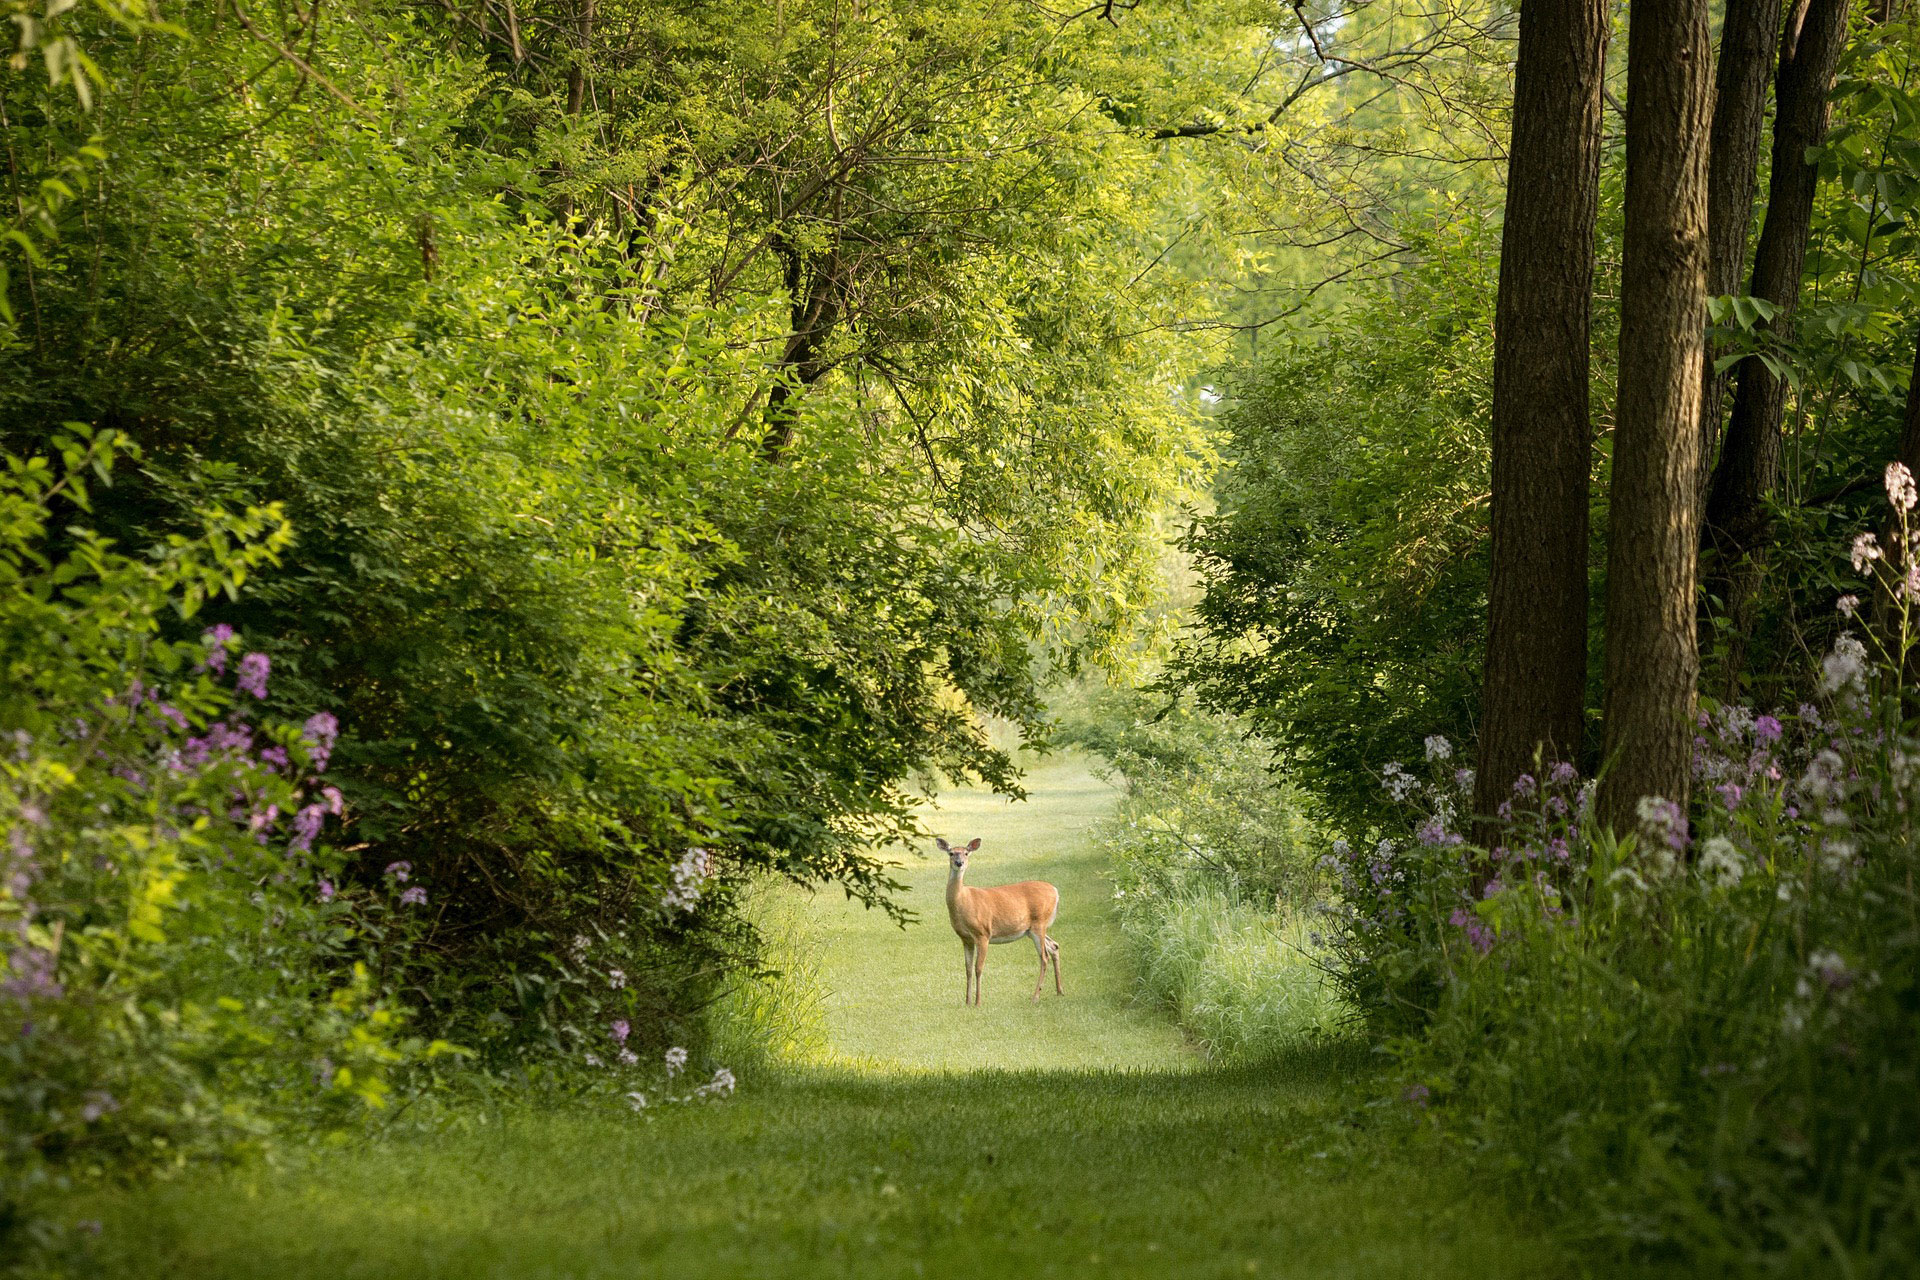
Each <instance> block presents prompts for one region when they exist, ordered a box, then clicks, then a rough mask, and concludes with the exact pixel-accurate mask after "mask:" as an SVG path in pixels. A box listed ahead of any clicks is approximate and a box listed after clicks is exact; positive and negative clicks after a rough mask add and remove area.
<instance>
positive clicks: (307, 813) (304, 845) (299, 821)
mask: <svg viewBox="0 0 1920 1280" xmlns="http://www.w3.org/2000/svg"><path fill="white" fill-rule="evenodd" d="M326 820H327V811H326V810H325V809H323V808H321V807H320V806H319V805H317V804H310V805H308V806H307V807H306V808H304V809H302V810H301V811H300V812H299V813H296V814H294V815H293V841H292V844H293V847H294V848H296V849H298V850H300V851H301V852H302V853H305V852H306V851H307V850H308V849H311V848H313V842H314V839H315V837H317V836H318V835H319V834H320V828H321V826H322V825H323V824H324V823H325V822H326Z"/></svg>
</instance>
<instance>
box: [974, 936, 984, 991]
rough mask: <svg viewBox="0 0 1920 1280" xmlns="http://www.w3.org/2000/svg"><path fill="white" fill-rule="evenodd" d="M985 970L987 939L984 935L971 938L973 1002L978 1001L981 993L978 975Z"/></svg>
mask: <svg viewBox="0 0 1920 1280" xmlns="http://www.w3.org/2000/svg"><path fill="white" fill-rule="evenodd" d="M986 970H987V939H986V938H984V937H981V938H975V939H974V940H973V1002H974V1003H975V1004H979V1003H980V999H981V996H982V994H983V993H982V992H981V990H980V975H981V974H983V973H985V972H986Z"/></svg>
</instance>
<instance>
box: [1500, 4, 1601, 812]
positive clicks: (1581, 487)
mask: <svg viewBox="0 0 1920 1280" xmlns="http://www.w3.org/2000/svg"><path fill="white" fill-rule="evenodd" d="M1607 34H1608V9H1607V6H1606V4H1605V3H1604V0H1529V3H1527V4H1525V5H1523V6H1522V7H1521V10H1520V51H1519V65H1518V68H1517V72H1516V75H1515V80H1514V91H1513V140H1512V144H1511V145H1510V146H1509V147H1508V149H1507V154H1508V161H1507V202H1506V222H1505V225H1504V227H1503V228H1502V230H1501V235H1500V295H1499V301H1498V309H1497V312H1496V319H1495V325H1494V356H1493V510H1492V524H1493V566H1492V567H1493V576H1492V581H1491V582H1490V584H1489V587H1488V593H1487V663H1486V671H1485V676H1484V680H1485V683H1484V685H1483V692H1482V707H1483V715H1482V722H1481V729H1480V756H1479V761H1478V771H1477V782H1476V785H1475V794H1474V811H1475V812H1476V813H1477V814H1479V815H1481V816H1482V818H1485V817H1488V816H1490V815H1492V814H1493V813H1494V812H1495V810H1496V809H1497V808H1498V806H1499V805H1500V803H1501V801H1503V800H1506V799H1507V798H1508V797H1509V796H1510V795H1511V794H1512V791H1511V788H1512V786H1513V782H1514V779H1515V778H1517V777H1518V776H1519V775H1520V774H1521V773H1523V772H1525V771H1527V770H1528V769H1530V768H1532V767H1533V763H1534V759H1535V756H1536V754H1539V755H1542V756H1544V757H1546V758H1547V759H1550V760H1568V761H1575V760H1578V759H1579V756H1580V748H1581V736H1582V728H1583V725H1584V721H1585V710H1586V685H1587V480H1588V474H1589V467H1590V461H1591V448H1592V425H1591V421H1590V419H1589V415H1588V405H1587V398H1588V397H1587V392H1588V373H1587V363H1588V346H1589V342H1590V324H1589V321H1590V316H1591V301H1592V297H1593V230H1594V216H1595V210H1596V209H1597V207H1598V199H1599V187H1600V100H1601V94H1600V91H1601V83H1602V77H1603V73H1604V69H1605V64H1606V51H1607ZM1480 834H1481V837H1482V839H1481V842H1482V843H1487V842H1488V839H1489V837H1490V836H1491V834H1492V833H1491V831H1488V830H1483V831H1482V832H1481V833H1480Z"/></svg>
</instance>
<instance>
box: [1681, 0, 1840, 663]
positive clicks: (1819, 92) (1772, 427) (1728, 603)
mask: <svg viewBox="0 0 1920 1280" xmlns="http://www.w3.org/2000/svg"><path fill="white" fill-rule="evenodd" d="M1847 3H1848V0H1798V3H1796V4H1795V6H1794V8H1793V11H1792V13H1791V14H1790V15H1789V17H1788V19H1787V26H1786V31H1785V33H1784V35H1783V37H1782V43H1781V51H1780V74H1779V79H1778V82H1777V84H1776V86H1775V90H1774V98H1775V110H1774V122H1773V172H1772V174H1771V176H1770V178H1769V180H1768V186H1767V213H1766V218H1765V220H1764V221H1763V222H1762V223H1761V226H1760V243H1759V245H1758V247H1757V248H1756V249H1755V251H1754V263H1753V282H1752V284H1751V286H1750V287H1749V292H1750V293H1751V294H1752V296H1754V297H1756V298H1759V299H1762V300H1763V301H1765V302H1767V303H1768V304H1770V306H1771V307H1772V309H1773V315H1772V318H1771V320H1769V321H1767V323H1766V332H1767V334H1768V335H1771V336H1775V337H1786V336H1788V335H1790V334H1791V332H1792V327H1793V313H1794V307H1795V304H1796V303H1797V302H1798V300H1799V297H1800V276H1801V273H1802V270H1803V268H1804V267H1805V265H1806V257H1807V237H1808V234H1809V233H1810V231H1811V230H1812V226H1813V197H1814V190H1815V187H1816V186H1817V184H1818V178H1819V173H1818V171H1817V169H1816V168H1815V167H1814V166H1813V165H1812V164H1810V163H1809V162H1808V160H1807V153H1808V151H1809V150H1810V149H1811V148H1815V147H1818V146H1819V145H1820V144H1821V142H1822V141H1823V140H1824V139H1825V138H1826V133H1827V116H1828V111H1827V98H1828V94H1829V93H1830V91H1831V89H1832V86H1833V73H1834V68H1835V66H1837V65H1838V63H1839V60H1840V51H1841V48H1842V46H1843V45H1844V44H1845V43H1846V37H1847ZM1737 376H1738V379H1739V381H1738V383H1737V385H1736V387H1735V390H1734V396H1733V411H1732V413H1731V414H1730V415H1729V417H1728V421H1727V439H1726V445H1725V447H1724V448H1723V449H1722V450H1721V454H1720V462H1719V465H1718V466H1716V467H1715V468H1714V472H1713V485H1712V488H1711V490H1710V491H1709V493H1708V497H1707V509H1706V529H1707V544H1708V546H1709V547H1710V548H1711V550H1712V551H1713V552H1714V553H1715V557H1714V560H1713V562H1712V567H1711V569H1710V572H1709V579H1708V590H1707V593H1708V596H1709V599H1715V598H1717V599H1719V600H1720V601H1721V607H1722V609H1723V611H1724V616H1725V617H1726V619H1727V620H1728V622H1729V623H1730V624H1731V625H1730V627H1729V630H1728V638H1729V648H1728V654H1727V671H1726V677H1727V681H1728V686H1729V688H1732V687H1733V686H1735V685H1737V683H1738V681H1739V679H1740V675H1741V672H1742V670H1743V669H1744V667H1745V645H1744V642H1743V640H1744V637H1743V632H1744V630H1745V629H1746V628H1747V626H1748V625H1750V623H1751V615H1752V610H1753V600H1754V595H1755V592H1756V590H1757V588H1758V586H1759V581H1760V575H1761V572H1762V570H1763V569H1764V561H1765V548H1766V544H1767V542H1768V540H1769V538H1770V536H1771V533H1770V525H1771V521H1770V519H1769V518H1768V515H1767V509H1766V503H1767V500H1768V499H1769V498H1770V497H1771V496H1772V494H1773V491H1774V488H1775V487H1776V486H1777V485H1778V483H1779V480H1780V421H1781V416H1782V414H1783V412H1784V410H1785V408H1786V384H1785V382H1784V380H1783V379H1782V378H1781V376H1780V374H1779V373H1778V372H1777V371H1776V369H1775V368H1774V367H1772V366H1770V365H1769V364H1768V363H1767V362H1766V361H1765V360H1762V359H1759V358H1756V357H1751V356H1750V357H1748V358H1747V359H1746V360H1743V361H1741V363H1740V365H1739V368H1738V371H1737Z"/></svg>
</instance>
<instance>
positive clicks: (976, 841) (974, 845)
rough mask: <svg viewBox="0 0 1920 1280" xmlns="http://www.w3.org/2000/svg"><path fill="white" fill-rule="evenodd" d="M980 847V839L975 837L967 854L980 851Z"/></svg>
mask: <svg viewBox="0 0 1920 1280" xmlns="http://www.w3.org/2000/svg"><path fill="white" fill-rule="evenodd" d="M979 847H980V837H979V836H975V837H974V838H973V843H972V844H970V845H968V846H967V852H968V853H972V852H973V851H974V850H975V849H978V848H979Z"/></svg>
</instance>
